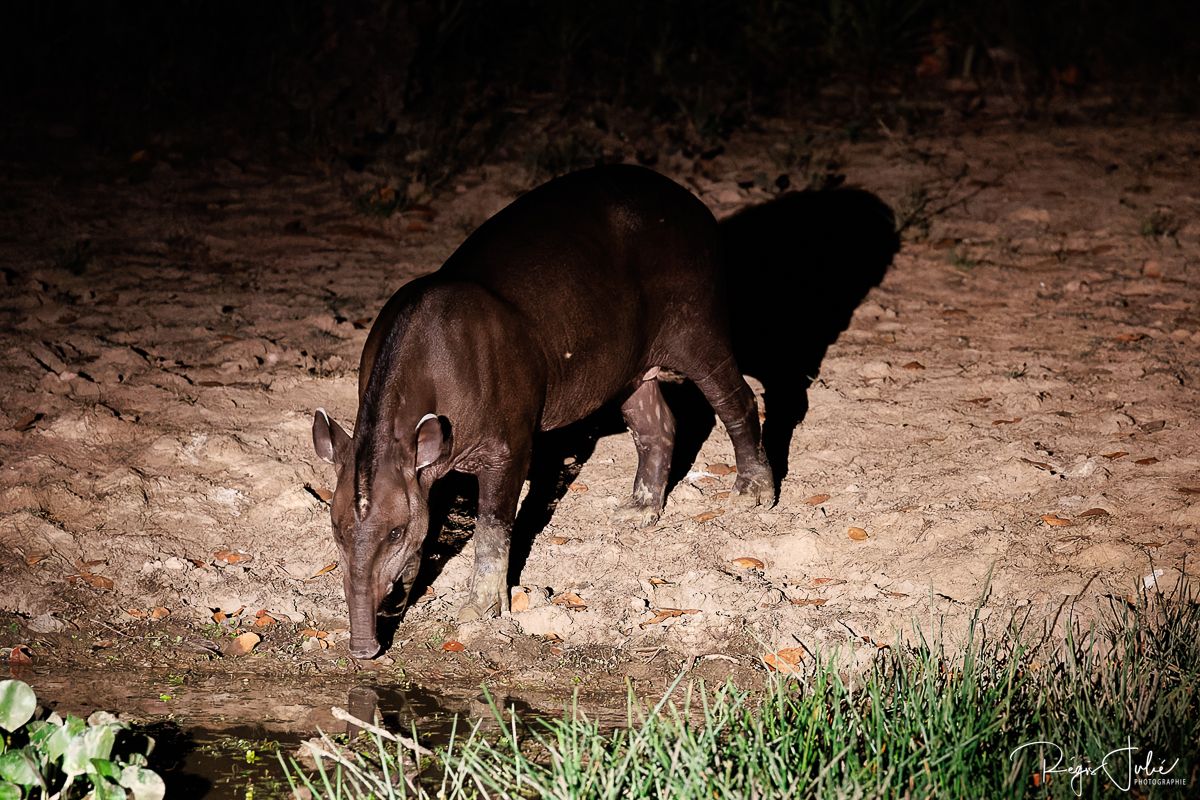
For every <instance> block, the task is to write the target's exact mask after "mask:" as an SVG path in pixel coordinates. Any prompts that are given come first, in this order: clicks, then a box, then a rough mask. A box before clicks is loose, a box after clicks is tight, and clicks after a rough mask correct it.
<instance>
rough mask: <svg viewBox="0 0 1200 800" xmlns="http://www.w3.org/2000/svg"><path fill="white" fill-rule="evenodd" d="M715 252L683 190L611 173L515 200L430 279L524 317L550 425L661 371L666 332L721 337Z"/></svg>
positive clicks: (699, 209)
mask: <svg viewBox="0 0 1200 800" xmlns="http://www.w3.org/2000/svg"><path fill="white" fill-rule="evenodd" d="M719 247H720V245H719V233H718V229H717V225H716V221H715V220H714V219H713V216H712V213H711V212H709V210H708V209H707V207H705V206H704V204H703V203H701V202H700V201H699V200H698V199H697V198H696V197H694V196H693V195H692V194H691V193H689V192H688V191H687V190H686V189H684V188H683V187H682V186H680V185H678V184H676V183H674V182H673V181H671V180H670V179H668V178H666V177H664V176H662V175H659V174H658V173H656V172H652V171H651V170H648V169H643V168H641V167H634V166H623V165H612V166H604V167H597V168H595V169H590V170H585V171H583V172H577V173H573V174H571V175H567V176H565V177H563V178H559V179H557V180H555V181H552V182H550V183H548V184H546V185H544V186H542V187H539V188H537V189H535V190H533V191H531V192H529V193H528V194H526V195H523V196H522V197H521V198H519V199H518V200H516V201H515V202H513V203H512V204H511V205H509V206H508V207H507V208H505V209H504V210H502V211H501V212H499V213H498V214H496V215H495V216H494V217H492V218H491V219H490V220H488V221H487V222H486V223H484V224H483V225H482V226H481V227H480V228H479V229H478V230H477V231H476V232H475V233H473V234H472V235H471V237H470V238H469V239H467V241H466V242H464V243H463V245H462V246H461V247H460V248H459V249H458V250H457V251H456V252H455V253H454V255H452V256H451V257H450V259H449V260H448V261H447V262H446V264H445V266H443V267H442V269H441V270H439V272H438V273H436V274H435V276H433V280H434V281H438V282H440V281H442V280H452V281H456V282H458V281H465V282H471V283H477V284H479V285H481V286H483V287H485V288H486V289H488V290H489V291H490V292H492V293H493V294H494V295H496V296H498V297H499V298H501V299H502V300H504V301H506V302H507V303H508V304H510V305H511V306H512V307H514V308H515V309H517V310H518V311H519V312H520V314H521V315H522V316H523V317H524V318H525V319H526V320H527V322H528V324H527V325H526V326H525V327H526V329H527V332H528V334H529V336H530V337H531V338H532V339H533V341H534V342H535V343H536V346H537V347H538V348H539V349H540V350H541V352H542V353H543V355H544V358H545V359H546V362H547V367H548V370H549V376H548V382H547V384H548V385H547V408H546V414H547V418H548V419H547V420H546V422H549V423H551V424H550V425H547V427H553V424H554V423H557V422H569V421H573V419H572V418H578V416H581V414H579V411H580V410H581V409H585V411H584V413H586V410H591V409H593V408H595V407H597V406H598V405H600V404H602V403H603V402H605V401H606V400H608V399H609V398H610V397H611V396H612V395H613V394H615V393H616V392H618V391H619V390H620V387H621V386H622V385H625V384H627V383H629V382H630V381H632V380H634V379H636V377H637V373H638V371H639V370H644V369H645V368H646V367H647V366H650V365H651V364H652V363H658V362H659V361H660V360H661V359H662V357H663V355H664V353H665V349H666V345H667V340H668V339H669V337H670V335H671V334H672V333H673V332H679V333H682V332H683V331H684V330H685V329H690V330H689V331H688V335H690V336H696V335H706V334H718V335H720V336H722V337H723V336H724V335H725V329H724V328H725V325H726V322H725V317H724V313H725V312H724V311H723V309H722V308H721V307H720V305H719V303H718V302H717V298H718V297H719V296H720V281H721V270H720V269H719V266H720V262H719V259H720V251H719ZM697 321H701V322H702V323H703V325H704V328H705V329H704V330H702V331H697V330H695V328H696V325H695V323H696V322H697Z"/></svg>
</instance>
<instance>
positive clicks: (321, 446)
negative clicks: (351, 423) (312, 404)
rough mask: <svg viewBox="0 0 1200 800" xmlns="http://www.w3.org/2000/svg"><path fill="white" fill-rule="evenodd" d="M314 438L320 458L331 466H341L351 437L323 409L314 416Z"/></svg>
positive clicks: (314, 447) (314, 444)
mask: <svg viewBox="0 0 1200 800" xmlns="http://www.w3.org/2000/svg"><path fill="white" fill-rule="evenodd" d="M312 437H313V449H314V450H316V452H317V457H318V458H320V459H321V460H323V461H328V462H329V463H330V464H340V463H341V462H342V461H343V460H344V459H345V456H346V452H347V449H348V447H349V444H350V435H349V434H347V433H346V432H345V431H344V430H342V426H341V425H338V424H337V423H336V422H334V421H333V420H332V419H331V418H330V417H329V414H328V413H326V411H325V409H323V408H318V409H317V411H316V413H315V414H313V427H312Z"/></svg>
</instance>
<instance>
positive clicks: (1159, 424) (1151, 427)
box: [1138, 419, 1167, 433]
mask: <svg viewBox="0 0 1200 800" xmlns="http://www.w3.org/2000/svg"><path fill="white" fill-rule="evenodd" d="M1138 427H1139V428H1141V430H1142V433H1156V432H1158V431H1161V430H1162V429H1163V428H1165V427H1167V421H1166V420H1165V419H1156V420H1153V421H1151V422H1143V423H1142V424H1141V425H1138Z"/></svg>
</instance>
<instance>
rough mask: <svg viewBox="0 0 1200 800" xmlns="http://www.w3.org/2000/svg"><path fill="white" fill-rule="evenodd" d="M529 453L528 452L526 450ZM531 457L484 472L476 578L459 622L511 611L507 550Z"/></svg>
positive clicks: (460, 612)
mask: <svg viewBox="0 0 1200 800" xmlns="http://www.w3.org/2000/svg"><path fill="white" fill-rule="evenodd" d="M524 452H525V453H526V454H527V453H528V448H525V449H524ZM528 469H529V462H528V457H527V456H526V457H524V458H517V459H514V460H511V461H509V462H508V463H506V464H504V465H503V466H499V465H498V466H497V467H495V468H492V469H487V470H483V471H481V472H479V473H478V475H477V477H478V479H479V516H478V517H477V518H476V520H475V536H474V537H473V538H474V540H475V574H474V575H473V576H472V578H471V599H470V600H468V601H467V604H466V605H465V606H463V608H462V610H461V611H459V612H458V621H459V622H473V621H475V620H477V619H489V618H491V617H498V616H500V615H501V614H502V613H504V612H506V611H508V604H509V593H508V550H509V545H510V544H511V542H512V527H513V520H514V519H516V516H517V500H518V498H519V497H520V495H521V484H522V482H524V480H525V475H526V473H527V472H528Z"/></svg>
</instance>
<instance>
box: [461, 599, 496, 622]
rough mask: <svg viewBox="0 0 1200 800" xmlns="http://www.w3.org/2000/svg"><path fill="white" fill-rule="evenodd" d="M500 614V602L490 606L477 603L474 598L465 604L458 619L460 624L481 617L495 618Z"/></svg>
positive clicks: (474, 620)
mask: <svg viewBox="0 0 1200 800" xmlns="http://www.w3.org/2000/svg"><path fill="white" fill-rule="evenodd" d="M498 616H500V604H499V603H492V604H491V605H489V606H486V607H485V606H484V605H483V604H482V603H477V602H475V601H474V600H472V601H471V602H470V603H467V604H466V605H465V606H463V607H462V608H461V609H460V610H459V612H458V621H459V623H460V624H462V623H466V622H476V621H478V620H481V619H493V618H495V617H498Z"/></svg>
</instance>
